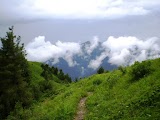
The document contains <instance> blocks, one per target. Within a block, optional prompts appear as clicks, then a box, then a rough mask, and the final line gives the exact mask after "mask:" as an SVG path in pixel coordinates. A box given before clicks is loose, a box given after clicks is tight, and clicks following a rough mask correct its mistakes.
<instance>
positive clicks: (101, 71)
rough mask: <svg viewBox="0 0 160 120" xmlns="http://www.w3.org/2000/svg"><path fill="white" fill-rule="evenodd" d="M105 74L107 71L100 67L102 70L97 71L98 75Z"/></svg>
mask: <svg viewBox="0 0 160 120" xmlns="http://www.w3.org/2000/svg"><path fill="white" fill-rule="evenodd" d="M104 72H105V70H104V68H103V67H100V68H99V69H98V70H97V73H98V74H102V73H104Z"/></svg>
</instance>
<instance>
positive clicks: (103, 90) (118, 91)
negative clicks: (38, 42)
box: [8, 59, 160, 120]
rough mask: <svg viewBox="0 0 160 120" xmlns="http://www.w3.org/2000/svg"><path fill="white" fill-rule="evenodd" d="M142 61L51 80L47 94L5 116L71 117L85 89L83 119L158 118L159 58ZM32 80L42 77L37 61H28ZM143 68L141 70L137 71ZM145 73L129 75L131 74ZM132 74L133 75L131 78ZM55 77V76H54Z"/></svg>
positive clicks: (57, 119) (63, 119) (34, 118)
mask: <svg viewBox="0 0 160 120" xmlns="http://www.w3.org/2000/svg"><path fill="white" fill-rule="evenodd" d="M147 62H149V65H148V64H146V65H148V66H149V68H150V69H149V70H150V71H149V72H148V69H144V68H148V67H147V66H146V65H144V66H143V64H138V66H140V67H138V69H139V68H140V70H138V73H137V72H136V73H134V72H133V70H137V66H136V65H133V66H130V67H127V68H119V70H114V71H112V72H108V73H103V74H96V75H93V76H90V77H88V78H85V79H82V80H80V81H78V82H76V83H71V84H62V83H57V82H55V81H52V85H53V86H54V87H53V89H54V91H55V92H53V93H52V94H51V95H50V96H49V97H45V99H43V100H41V101H39V102H36V103H34V104H33V105H32V106H31V107H30V108H27V109H23V108H21V107H18V106H17V110H15V112H14V113H12V114H11V115H10V116H8V119H9V120H17V119H26V120H73V119H74V116H75V114H76V111H77V105H78V103H79V101H80V99H81V98H82V97H85V96H87V93H88V92H90V93H92V94H91V95H90V96H88V97H87V101H86V109H87V112H86V115H85V119H86V120H110V119H115V120H116V119H125V120H147V119H148V120H152V119H153V120H158V119H159V118H160V59H156V60H150V61H147ZM30 70H31V71H32V84H33V85H36V84H37V83H39V82H40V81H43V78H42V77H41V76H40V73H41V71H42V70H41V68H40V64H39V63H33V62H31V63H30ZM141 70H144V71H141ZM143 72H145V73H147V74H144V75H140V76H139V77H138V78H136V77H137V76H134V77H133V74H136V75H137V74H138V75H139V73H143ZM133 78H136V79H133ZM55 79H57V78H55Z"/></svg>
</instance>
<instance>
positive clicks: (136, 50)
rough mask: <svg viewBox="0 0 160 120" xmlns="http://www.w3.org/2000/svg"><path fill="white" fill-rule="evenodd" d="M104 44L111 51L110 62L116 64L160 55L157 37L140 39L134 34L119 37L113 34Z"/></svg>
mask: <svg viewBox="0 0 160 120" xmlns="http://www.w3.org/2000/svg"><path fill="white" fill-rule="evenodd" d="M102 46H103V48H104V49H106V50H107V51H110V52H109V55H108V57H109V61H108V62H109V63H111V64H114V65H130V64H133V63H134V62H135V61H143V60H146V59H153V58H157V57H160V56H159V55H160V44H158V38H155V37H153V38H150V39H147V40H140V39H138V38H136V37H132V36H129V37H119V38H115V37H112V36H111V37H109V38H108V39H107V41H105V42H103V44H102ZM107 54H108V52H107Z"/></svg>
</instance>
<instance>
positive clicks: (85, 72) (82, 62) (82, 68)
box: [45, 41, 117, 80]
mask: <svg viewBox="0 0 160 120" xmlns="http://www.w3.org/2000/svg"><path fill="white" fill-rule="evenodd" d="M90 46H92V45H91V42H89V41H87V42H85V43H83V44H81V50H82V51H81V52H82V53H81V54H75V55H74V56H73V58H72V59H73V62H74V63H75V65H73V66H69V63H68V62H67V60H66V59H64V58H59V62H58V63H56V64H53V63H54V59H50V60H48V61H46V62H45V63H47V64H49V65H50V66H55V67H58V68H60V69H62V70H63V71H64V73H66V74H67V73H68V74H69V75H70V76H71V78H72V79H73V80H75V78H83V77H87V76H90V75H92V74H95V73H96V71H97V69H98V68H99V67H100V66H103V67H104V69H106V70H113V69H115V68H117V66H116V65H111V64H110V63H108V57H105V58H104V59H103V60H101V61H102V63H100V65H98V66H96V67H95V68H92V67H90V65H89V64H90V62H91V61H92V60H95V59H96V58H97V57H98V56H100V55H101V53H103V52H104V49H102V43H100V42H98V44H97V46H95V47H94V48H93V49H92V50H90V49H89V48H90ZM101 61H99V62H101ZM95 64H97V63H96V62H95ZM73 71H74V72H73Z"/></svg>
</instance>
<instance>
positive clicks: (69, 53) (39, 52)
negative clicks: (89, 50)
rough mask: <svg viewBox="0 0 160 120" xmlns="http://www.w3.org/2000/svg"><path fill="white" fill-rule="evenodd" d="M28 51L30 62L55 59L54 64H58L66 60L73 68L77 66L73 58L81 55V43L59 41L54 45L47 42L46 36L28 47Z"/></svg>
mask: <svg viewBox="0 0 160 120" xmlns="http://www.w3.org/2000/svg"><path fill="white" fill-rule="evenodd" d="M26 51H27V53H28V55H27V58H28V60H31V61H39V62H45V61H47V60H49V59H51V58H54V62H53V63H57V62H58V61H59V58H64V59H65V60H66V61H67V62H68V65H69V66H70V67H72V66H74V65H76V62H75V61H73V56H74V55H75V54H80V53H81V48H80V44H79V43H74V42H61V41H58V42H56V43H55V45H54V44H52V43H50V42H49V41H45V37H44V36H38V37H36V38H35V39H34V40H33V41H32V42H30V43H29V44H28V45H27V46H26Z"/></svg>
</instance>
